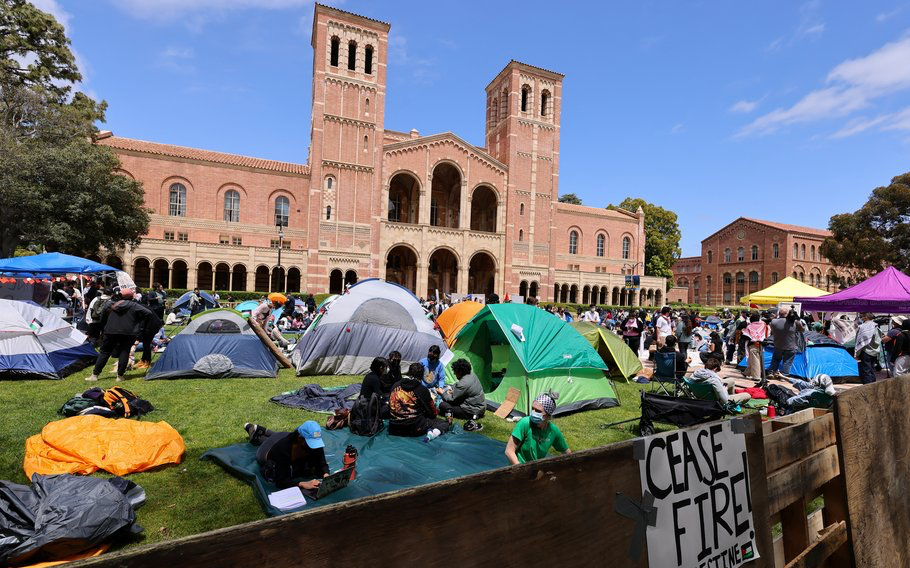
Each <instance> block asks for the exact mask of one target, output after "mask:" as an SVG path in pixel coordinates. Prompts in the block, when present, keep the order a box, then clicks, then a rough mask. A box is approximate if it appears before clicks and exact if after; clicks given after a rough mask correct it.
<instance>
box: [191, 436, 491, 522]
mask: <svg viewBox="0 0 910 568" xmlns="http://www.w3.org/2000/svg"><path fill="white" fill-rule="evenodd" d="M322 439H323V441H325V455H326V460H327V461H328V462H329V469H330V470H332V471H336V470H339V469H341V467H342V457H343V456H344V450H345V448H346V447H347V446H348V444H350V445H352V446H354V447H355V448H357V454H358V457H357V479H355V480H354V481H352V482H351V483H350V484H349V485H348V486H347V487H345V488H344V489H340V490H338V491H336V492H335V493H332V494H331V495H328V496H326V497H324V498H322V499H320V500H318V501H315V500H311V499H307V504H306V505H305V506H303V507H301V508H299V509H294V510H291V511H280V510H278V509H276V508H275V507H272V506H271V505H270V504H269V494H270V493H272V492H274V491H277V490H278V488H277V487H275V485H274V484H271V483H269V482H267V481H266V480H265V479H264V478H263V477H262V473H261V472H260V469H259V464H258V463H256V446H253V445H252V444H249V443H243V444H234V445H233V446H227V447H224V448H216V449H213V450H209V451H208V452H206V453H204V454H202V457H201V458H200V459H203V460H211V461H214V462H215V463H217V464H218V465H220V466H221V467H223V468H224V469H226V470H227V471H228V472H229V473H231V474H233V475H235V476H237V477H239V478H240V479H241V480H243V481H245V482H246V483H249V484H250V485H251V486H252V488H253V494H254V495H255V497H256V499H257V500H258V501H259V504H260V505H262V509H263V510H264V511H265V513H266V514H267V515H268V516H270V517H274V516H277V515H282V514H286V513H294V512H297V511H303V510H305V509H311V508H313V507H319V506H322V505H329V504H332V503H340V502H342V501H347V500H350V499H357V498H359V497H369V496H372V495H378V494H380V493H387V492H389V491H396V490H399V489H407V488H409V487H415V486H417V485H425V484H428V483H434V482H436V481H443V480H445V479H451V478H453V477H460V476H463V475H470V474H472V473H479V472H481V471H487V470H490V469H496V468H499V467H504V466H507V465H509V460H507V459H506V457H505V454H504V452H505V447H506V445H505V444H504V443H503V442H499V441H497V440H493V439H491V438H487V437H486V436H482V435H480V434H473V433H470V432H465V431H464V430H462V429H461V427H460V426H455V427H453V429H452V431H450V432H449V433H448V434H444V435H442V436H440V437H439V438H436V439H435V440H433V441H432V442H429V443H424V442H423V439H422V438H402V437H398V436H389V435H388V428H386V429H384V430H383V431H382V432H381V433H379V434H377V435H376V436H373V437H372V438H367V437H364V436H355V435H354V434H351V432H350V431H349V430H348V429H346V428H345V429H343V430H325V429H323V431H322Z"/></svg>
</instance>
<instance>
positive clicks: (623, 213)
mask: <svg viewBox="0 0 910 568" xmlns="http://www.w3.org/2000/svg"><path fill="white" fill-rule="evenodd" d="M556 209H558V210H560V209H561V210H562V211H575V212H576V213H588V214H595V215H603V216H605V217H616V216H619V217H623V218H630V217H631V218H633V219H637V218H638V216H637V215H636V214H635V213H633V212H631V211H627V210H625V209H607V208H606V207H591V206H590V205H575V204H574V203H563V202H561V201H558V202H557V203H556Z"/></svg>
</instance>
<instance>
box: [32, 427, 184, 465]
mask: <svg viewBox="0 0 910 568" xmlns="http://www.w3.org/2000/svg"><path fill="white" fill-rule="evenodd" d="M184 449H185V447H184V445H183V438H181V437H180V434H179V433H178V432H177V430H174V428H173V427H172V426H171V425H170V424H168V423H167V422H138V421H136V420H125V419H121V420H111V419H110V418H103V417H101V416H91V415H89V416H73V417H71V418H64V419H63V420H57V421H55V422H50V423H48V424H47V425H46V426H45V427H44V428H42V429H41V433H40V434H36V435H34V436H32V437H30V438H29V439H28V440H26V441H25V460H24V462H23V467H24V469H25V475H26V477H28V478H31V477H32V475H33V474H35V473H39V474H41V475H53V474H57V473H77V474H83V475H89V474H91V473H95V472H96V471H98V470H99V469H103V470H104V471H107V472H109V473H113V474H114V475H126V474H128V473H133V472H136V471H145V470H147V469H152V468H153V467H158V466H161V465H165V464H171V463H180V459H181V457H182V456H183V452H184Z"/></svg>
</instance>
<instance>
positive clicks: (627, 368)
mask: <svg viewBox="0 0 910 568" xmlns="http://www.w3.org/2000/svg"><path fill="white" fill-rule="evenodd" d="M569 325H570V326H572V328H573V329H575V331H577V332H578V333H580V334H581V336H582V337H584V338H585V341H587V342H588V343H589V344H590V345H591V347H593V348H594V349H596V350H597V353H598V354H600V357H601V358H602V359H603V360H604V363H606V364H607V367H609V368H610V371H609V373H608V374H609V375H610V376H611V377H613V378H614V379H619V378H623V379H626V381H628V380H629V377H632V376H635V375H638V373H640V372H641V370H642V364H641V359H639V358H638V354H637V353H634V352H633V351H632V350H631V349H630V348H629V346H628V345H626V342H625V341H623V340H622V338H621V337H619V336H618V335H616V334H615V333H613V332H612V331H610V330H609V329H606V328H603V327H600V326H599V325H594V324H593V323H590V322H586V321H577V322H572V323H570V324H569Z"/></svg>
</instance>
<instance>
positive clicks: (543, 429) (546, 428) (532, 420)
mask: <svg viewBox="0 0 910 568" xmlns="http://www.w3.org/2000/svg"><path fill="white" fill-rule="evenodd" d="M558 398H559V393H554V392H548V393H544V394H542V395H540V396H538V397H537V398H535V399H534V403H533V404H532V405H531V414H530V415H528V416H526V417H524V418H522V419H521V420H519V421H518V423H517V424H515V429H514V430H512V435H511V436H510V437H509V442H508V444H506V452H505V453H506V458H508V460H509V462H510V463H511V464H512V465H518V464H520V463H527V462H529V461H534V460H539V459H542V458H545V457H547V453H548V452H549V451H550V448H551V447H552V448H555V449H556V451H558V452H561V453H564V454H568V453H571V450H569V444H567V443H566V439H565V438H564V437H563V435H562V432H561V431H560V430H559V427H558V426H557V425H556V424H553V422H552V421H551V418H552V417H553V412H554V411H555V410H556V400H557V399H558Z"/></svg>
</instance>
